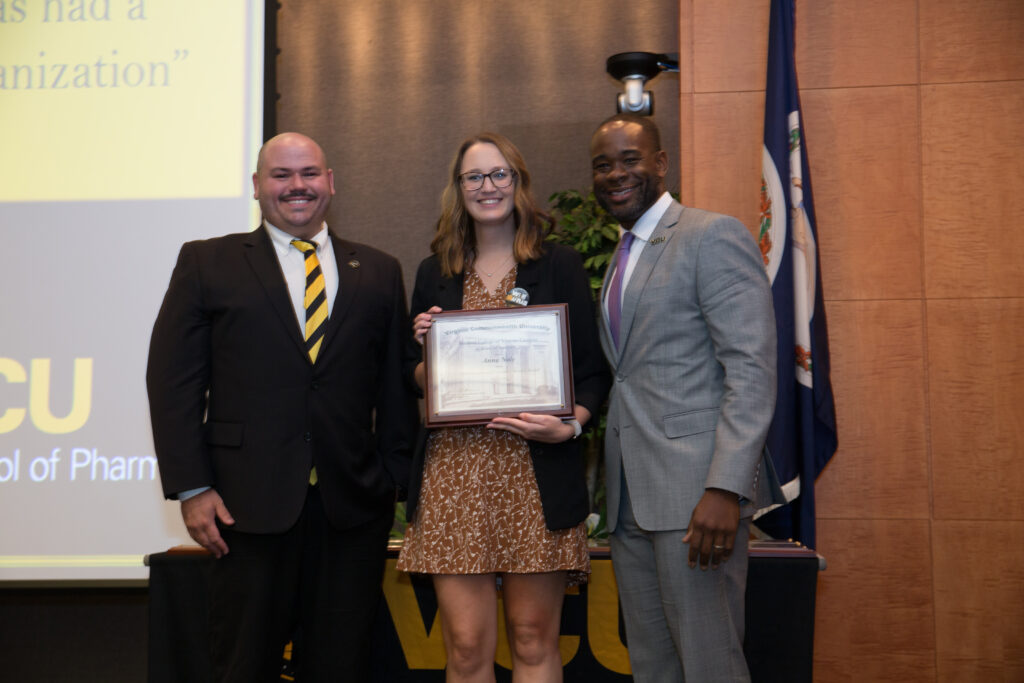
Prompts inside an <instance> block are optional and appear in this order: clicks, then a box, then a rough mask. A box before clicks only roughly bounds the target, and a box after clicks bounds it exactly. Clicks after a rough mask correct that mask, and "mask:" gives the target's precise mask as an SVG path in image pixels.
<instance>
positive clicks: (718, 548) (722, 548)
mask: <svg viewBox="0 0 1024 683" xmlns="http://www.w3.org/2000/svg"><path fill="white" fill-rule="evenodd" d="M711 547H712V548H714V549H715V550H725V546H724V545H713V546H711Z"/></svg>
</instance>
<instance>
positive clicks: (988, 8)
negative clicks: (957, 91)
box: [920, 0, 1024, 83]
mask: <svg viewBox="0 0 1024 683" xmlns="http://www.w3.org/2000/svg"><path fill="white" fill-rule="evenodd" d="M920 22H921V82H922V83H948V82H954V81H996V80H1004V79H1021V78H1024V50H1022V49H1021V36H1022V35H1024V2H1021V1H1020V0H973V1H972V2H963V1H962V0H920Z"/></svg>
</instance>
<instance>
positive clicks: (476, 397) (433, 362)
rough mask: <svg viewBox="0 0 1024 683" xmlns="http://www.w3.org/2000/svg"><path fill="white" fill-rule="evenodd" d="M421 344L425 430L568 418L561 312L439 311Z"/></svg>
mask: <svg viewBox="0 0 1024 683" xmlns="http://www.w3.org/2000/svg"><path fill="white" fill-rule="evenodd" d="M431 318H432V321H433V322H432V324H431V326H430V329H429V330H428V331H427V334H426V335H425V336H424V339H423V363H424V371H425V376H426V382H425V387H424V399H425V404H426V415H425V417H424V423H425V424H426V426H427V427H432V428H433V427H446V426H464V425H479V424H487V423H488V422H490V421H491V420H492V419H493V418H495V417H500V416H515V415H518V414H519V413H539V414H547V415H555V416H556V417H561V418H570V417H572V416H573V408H574V406H575V394H574V391H573V383H572V351H571V346H570V340H569V307H568V306H567V305H566V304H564V303H563V304H545V305H539V306H524V307H515V308H490V309H480V310H467V311H445V312H443V313H434V314H432V316H431Z"/></svg>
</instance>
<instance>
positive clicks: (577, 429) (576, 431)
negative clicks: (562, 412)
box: [564, 418, 583, 439]
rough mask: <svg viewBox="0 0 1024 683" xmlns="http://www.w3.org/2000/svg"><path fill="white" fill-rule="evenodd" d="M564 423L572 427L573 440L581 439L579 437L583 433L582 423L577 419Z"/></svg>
mask: <svg viewBox="0 0 1024 683" xmlns="http://www.w3.org/2000/svg"><path fill="white" fill-rule="evenodd" d="M564 422H565V424H567V425H572V431H573V434H572V438H574V439H576V438H579V435H580V434H582V433H583V425H581V424H580V421H579V420H577V419H576V418H572V419H571V420H564Z"/></svg>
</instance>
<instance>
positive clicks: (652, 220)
mask: <svg viewBox="0 0 1024 683" xmlns="http://www.w3.org/2000/svg"><path fill="white" fill-rule="evenodd" d="M670 206H672V195H670V194H669V193H668V192H664V193H662V195H661V196H660V197H658V201H656V202H654V203H653V204H651V207H650V208H649V209H647V210H646V211H644V214H643V215H642V216H640V218H639V219H637V221H636V223H634V224H633V229H632V230H631V231H630V232H632V233H633V236H634V237H636V238H637V239H640V240H643V241H644V242H646V241H648V240H649V239H650V238H651V233H653V232H654V229H655V228H656V227H658V223H659V222H661V217H662V216H664V215H665V212H666V211H668V207H670ZM624 232H625V230H623V229H622V227H621V226H620V227H619V237H622V233H624Z"/></svg>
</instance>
